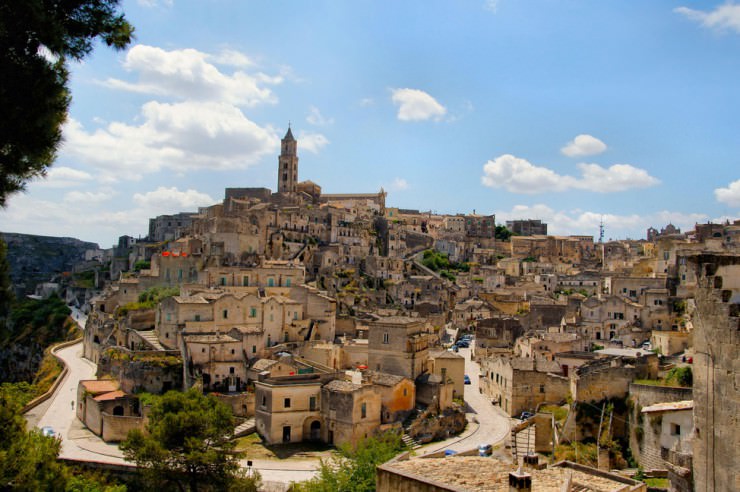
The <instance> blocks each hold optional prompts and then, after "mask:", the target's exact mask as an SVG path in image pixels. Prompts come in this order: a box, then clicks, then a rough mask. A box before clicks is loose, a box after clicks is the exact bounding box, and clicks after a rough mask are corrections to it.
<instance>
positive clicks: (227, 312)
mask: <svg viewBox="0 0 740 492" xmlns="http://www.w3.org/2000/svg"><path fill="white" fill-rule="evenodd" d="M222 314H223V317H224V319H227V318H228V317H229V310H228V309H224V312H223V313H222Z"/></svg>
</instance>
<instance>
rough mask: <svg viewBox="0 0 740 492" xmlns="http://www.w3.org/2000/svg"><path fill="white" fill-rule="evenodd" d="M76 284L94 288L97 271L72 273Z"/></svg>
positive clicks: (85, 287) (81, 286)
mask: <svg viewBox="0 0 740 492" xmlns="http://www.w3.org/2000/svg"><path fill="white" fill-rule="evenodd" d="M72 279H73V281H74V285H75V286H76V287H80V288H83V289H92V288H93V287H95V271H94V270H86V271H84V272H79V273H75V274H73V275H72Z"/></svg>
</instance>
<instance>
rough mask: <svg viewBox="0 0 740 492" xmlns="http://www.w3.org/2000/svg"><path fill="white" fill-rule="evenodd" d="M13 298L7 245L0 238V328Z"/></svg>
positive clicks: (3, 323) (8, 312)
mask: <svg viewBox="0 0 740 492" xmlns="http://www.w3.org/2000/svg"><path fill="white" fill-rule="evenodd" d="M14 300H15V295H14V294H13V284H12V283H11V281H10V264H9V263H8V245H7V244H5V241H3V240H2V238H0V329H2V327H3V326H4V325H5V320H6V319H7V317H8V314H10V306H11V305H12V304H13V301H14Z"/></svg>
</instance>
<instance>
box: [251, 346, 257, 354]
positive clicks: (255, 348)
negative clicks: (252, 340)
mask: <svg viewBox="0 0 740 492" xmlns="http://www.w3.org/2000/svg"><path fill="white" fill-rule="evenodd" d="M252 353H253V354H256V353H257V345H252Z"/></svg>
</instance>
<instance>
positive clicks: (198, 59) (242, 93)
mask: <svg viewBox="0 0 740 492" xmlns="http://www.w3.org/2000/svg"><path fill="white" fill-rule="evenodd" d="M209 59H212V60H219V62H220V63H225V62H228V63H229V64H231V65H234V64H237V65H238V66H243V65H244V63H248V62H249V59H248V58H247V57H246V56H245V55H242V54H241V53H238V52H236V51H227V52H222V53H221V54H220V55H209V54H207V53H203V52H201V51H198V50H194V49H182V50H173V51H165V50H163V49H161V48H157V47H154V46H146V45H143V44H139V45H136V46H134V47H133V48H131V49H130V50H129V51H128V53H126V58H125V60H124V62H123V67H124V68H125V69H126V70H128V71H130V72H136V73H138V78H139V80H138V81H137V82H127V81H123V80H119V79H108V80H107V81H106V82H105V84H106V85H107V86H108V87H111V88H113V89H121V90H127V91H132V92H140V93H144V94H153V95H158V96H166V97H176V98H180V99H185V100H188V101H218V102H221V103H224V102H228V103H231V104H235V105H239V106H242V105H243V106H250V107H251V106H255V105H257V104H260V103H275V102H277V97H275V95H274V94H273V93H272V91H271V90H270V89H269V88H266V87H263V84H278V83H280V82H282V80H283V78H282V77H281V76H268V75H265V74H261V73H258V74H255V75H251V74H247V73H246V72H244V71H240V70H237V71H235V72H234V73H232V74H226V73H223V72H221V71H220V70H219V69H218V68H217V67H216V66H215V65H213V64H211V63H209V62H208V60H209Z"/></svg>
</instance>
